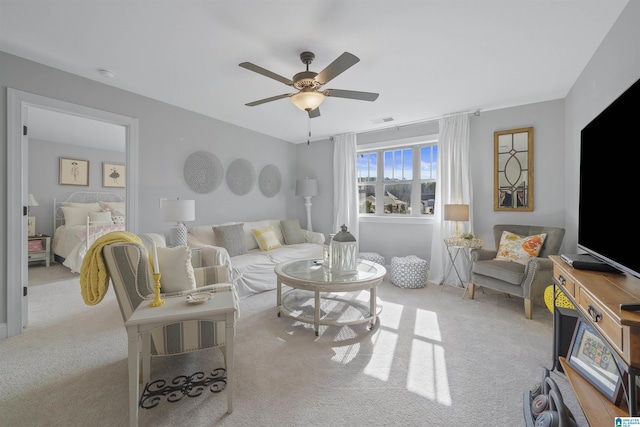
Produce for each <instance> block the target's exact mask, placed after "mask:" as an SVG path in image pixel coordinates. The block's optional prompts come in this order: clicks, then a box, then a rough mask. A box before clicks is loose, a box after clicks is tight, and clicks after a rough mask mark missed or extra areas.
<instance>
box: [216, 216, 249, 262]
mask: <svg viewBox="0 0 640 427" xmlns="http://www.w3.org/2000/svg"><path fill="white" fill-rule="evenodd" d="M213 233H214V234H215V236H216V243H217V244H218V246H222V247H223V248H225V249H226V250H227V252H229V256H232V257H233V256H236V255H242V254H246V253H247V245H246V242H245V238H244V224H243V223H239V224H232V225H221V226H218V227H213Z"/></svg>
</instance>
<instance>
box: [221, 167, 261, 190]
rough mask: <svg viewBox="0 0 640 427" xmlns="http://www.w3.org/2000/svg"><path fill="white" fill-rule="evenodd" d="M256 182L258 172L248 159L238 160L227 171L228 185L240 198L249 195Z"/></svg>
mask: <svg viewBox="0 0 640 427" xmlns="http://www.w3.org/2000/svg"><path fill="white" fill-rule="evenodd" d="M255 182H256V170H255V169H254V168H253V165H252V164H251V162H250V161H249V160H247V159H236V160H234V161H233V162H231V164H230V165H229V168H228V169H227V185H228V186H229V189H230V190H231V191H232V192H233V193H234V194H237V195H238V196H244V195H245V194H247V193H249V191H251V189H252V188H253V185H254V184H255Z"/></svg>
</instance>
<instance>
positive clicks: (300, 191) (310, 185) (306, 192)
mask: <svg viewBox="0 0 640 427" xmlns="http://www.w3.org/2000/svg"><path fill="white" fill-rule="evenodd" d="M317 195H318V181H317V180H315V179H310V178H304V179H299V180H297V181H296V196H306V197H309V196H317Z"/></svg>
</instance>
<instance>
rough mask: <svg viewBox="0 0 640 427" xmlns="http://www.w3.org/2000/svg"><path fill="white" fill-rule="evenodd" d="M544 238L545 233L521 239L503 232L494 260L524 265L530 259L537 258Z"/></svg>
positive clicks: (513, 234)
mask: <svg viewBox="0 0 640 427" xmlns="http://www.w3.org/2000/svg"><path fill="white" fill-rule="evenodd" d="M545 237H547V235H546V234H545V233H542V234H536V235H533V236H526V237H522V236H519V235H517V234H515V233H511V232H509V231H503V232H502V237H501V238H500V247H499V248H498V254H497V255H496V260H501V261H513V262H517V263H519V264H526V263H527V262H528V261H529V259H530V258H532V257H537V256H538V254H539V253H540V248H542V245H543V244H544V239H545Z"/></svg>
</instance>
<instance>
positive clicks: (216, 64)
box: [0, 0, 628, 143]
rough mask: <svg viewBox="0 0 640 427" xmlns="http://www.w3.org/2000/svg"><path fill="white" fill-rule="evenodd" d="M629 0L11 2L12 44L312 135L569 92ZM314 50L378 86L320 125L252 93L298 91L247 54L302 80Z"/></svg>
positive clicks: (179, 100) (122, 81)
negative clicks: (304, 59)
mask: <svg viewBox="0 0 640 427" xmlns="http://www.w3.org/2000/svg"><path fill="white" fill-rule="evenodd" d="M627 3H628V0H500V1H498V0H467V1H462V0H439V1H436V0H421V1H419V0H381V1H376V0H369V1H365V0H273V1H265V0H154V1H147V0H0V50H2V51H5V52H8V53H12V54H15V55H18V56H21V57H24V58H27V59H31V60H34V61H37V62H40V63H43V64H46V65H49V66H52V67H55V68H59V69H61V70H65V71H68V72H71V73H74V74H77V75H80V76H83V77H86V78H89V79H92V80H96V81H100V82H102V83H104V84H107V85H111V86H114V87H118V88H121V89H125V90H128V91H131V92H135V93H138V94H141V95H144V96H147V97H150V98H153V99H157V100H160V101H164V102H167V103H170V104H173V105H177V106H180V107H183V108H185V109H188V110H191V111H195V112H198V113H201V114H204V115H207V116H210V117H214V118H217V119H220V120H223V121H226V122H229V123H233V124H235V125H238V126H241V127H244V128H248V129H252V130H254V131H256V132H260V133H263V134H266V135H271V136H273V137H276V138H280V139H283V140H286V141H290V142H292V143H300V142H306V140H307V133H308V126H309V125H310V130H311V133H312V137H311V139H312V140H317V139H324V138H327V137H329V136H331V135H335V134H339V133H345V132H352V131H356V132H361V131H366V130H374V129H378V128H384V127H389V126H390V125H391V126H394V125H402V124H406V123H414V122H419V121H422V120H426V119H431V118H436V117H440V116H443V115H446V114H452V113H456V112H466V111H476V110H480V111H486V110H492V109H497V108H503V107H509V106H515V105H522V104H528V103H533V102H539V101H546V100H551V99H558V98H563V97H565V96H566V95H567V93H568V91H569V89H570V88H571V86H572V85H573V83H574V82H575V80H576V79H577V78H578V76H579V74H580V72H581V71H582V70H583V68H584V67H585V65H586V64H587V62H588V61H589V59H590V58H591V56H592V55H593V53H594V52H595V51H596V49H597V48H598V46H599V45H600V43H601V41H602V40H603V38H604V37H605V35H606V34H607V32H608V31H609V29H610V28H611V27H612V25H613V23H614V22H615V20H616V19H617V17H618V16H619V14H620V12H621V11H622V9H623V8H624V7H625V6H626V4H627ZM307 50H308V51H312V52H314V53H315V55H316V59H315V61H314V62H313V64H312V65H311V67H310V69H311V70H312V71H316V72H320V71H321V70H322V69H324V67H326V66H327V65H329V63H331V62H332V61H333V60H334V59H335V58H337V57H338V56H339V55H340V54H342V53H343V52H345V51H348V52H351V53H353V54H354V55H356V56H358V57H359V58H360V62H359V63H357V64H356V65H354V66H353V67H352V68H350V69H348V70H347V71H345V72H344V73H343V74H341V75H339V76H337V77H336V78H335V79H333V80H332V81H331V82H329V83H328V84H327V85H326V86H324V87H323V89H327V88H335V89H347V90H357V91H366V92H378V93H380V97H379V98H378V99H377V100H376V101H375V102H366V101H355V100H350V99H342V98H327V99H326V100H325V102H324V104H322V105H321V107H320V110H321V116H320V117H318V118H315V119H312V120H311V121H310V124H309V123H308V119H307V114H306V113H305V112H303V111H300V110H298V109H297V108H296V107H295V106H294V105H293V104H292V103H291V102H290V101H289V100H288V99H286V98H285V99H281V100H278V101H274V102H271V103H267V104H263V105H259V106H256V107H247V106H245V105H244V104H245V103H247V102H251V101H255V100H258V99H262V98H267V97H270V96H275V95H280V94H283V93H292V92H293V91H292V90H291V89H292V88H290V87H289V86H286V85H284V84H282V83H280V82H278V81H276V80H273V79H269V78H267V77H264V76H262V75H259V74H257V73H254V72H251V71H248V70H246V69H244V68H241V67H239V66H238V64H239V63H241V62H245V61H248V62H252V63H254V64H256V65H258V66H261V67H263V68H266V69H268V70H270V71H273V72H274V73H276V74H279V75H282V76H284V77H287V78H292V77H293V75H294V74H295V73H297V72H300V71H303V70H304V64H302V63H301V62H300V59H299V54H300V53H301V52H302V51H307ZM99 68H106V69H109V70H112V71H113V72H114V73H115V76H114V77H113V78H104V77H102V76H101V75H100V74H99V73H98V71H97V70H98V69H99ZM116 113H117V112H116ZM383 118H393V121H392V122H384V123H377V124H376V123H374V122H379V121H380V120H381V119H383ZM30 125H31V126H32V127H33V126H34V125H35V123H30Z"/></svg>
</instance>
